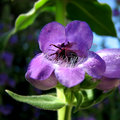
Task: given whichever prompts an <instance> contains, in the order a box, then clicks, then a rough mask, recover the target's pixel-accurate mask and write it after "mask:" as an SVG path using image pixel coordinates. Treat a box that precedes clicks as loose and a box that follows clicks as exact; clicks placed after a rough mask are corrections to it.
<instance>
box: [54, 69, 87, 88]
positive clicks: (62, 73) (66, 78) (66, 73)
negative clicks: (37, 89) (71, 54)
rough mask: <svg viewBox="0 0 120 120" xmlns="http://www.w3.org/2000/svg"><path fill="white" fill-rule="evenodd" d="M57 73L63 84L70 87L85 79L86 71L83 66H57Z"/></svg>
mask: <svg viewBox="0 0 120 120" xmlns="http://www.w3.org/2000/svg"><path fill="white" fill-rule="evenodd" d="M55 75H56V77H57V79H58V81H59V82H60V83H61V84H62V85H64V86H66V87H68V88H70V87H73V86H75V85H77V84H79V83H81V82H82V81H83V80H84V76H85V72H84V71H83V70H82V69H81V68H70V67H57V68H56V69H55Z"/></svg>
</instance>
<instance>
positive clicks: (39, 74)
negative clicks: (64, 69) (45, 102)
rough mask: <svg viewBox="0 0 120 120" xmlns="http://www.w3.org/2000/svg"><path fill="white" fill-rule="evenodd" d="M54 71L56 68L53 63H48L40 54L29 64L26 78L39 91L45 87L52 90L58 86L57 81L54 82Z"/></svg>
mask: <svg viewBox="0 0 120 120" xmlns="http://www.w3.org/2000/svg"><path fill="white" fill-rule="evenodd" d="M53 71H54V68H53V66H52V63H51V62H50V61H48V60H47V59H46V58H45V57H44V55H43V54H38V55H37V56H36V57H34V58H33V59H32V61H31V63H30V64H29V67H28V70H27V72H26V75H25V77H26V79H27V80H28V81H29V82H30V83H32V84H33V85H34V86H35V87H37V88H39V89H43V88H44V86H47V87H50V88H51V87H53V86H54V85H56V84H57V80H56V79H53V80H52V78H53V77H52V76H51V74H52V73H53ZM51 81H52V82H51ZM50 82H51V83H50ZM42 85H43V86H42ZM45 89H46V88H45Z"/></svg>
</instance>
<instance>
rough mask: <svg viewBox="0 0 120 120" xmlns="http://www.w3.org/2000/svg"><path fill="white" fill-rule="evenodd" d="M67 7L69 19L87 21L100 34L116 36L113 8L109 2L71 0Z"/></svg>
mask: <svg viewBox="0 0 120 120" xmlns="http://www.w3.org/2000/svg"><path fill="white" fill-rule="evenodd" d="M66 9H67V13H68V18H69V19H71V20H81V21H86V22H87V23H88V24H89V25H90V27H91V29H92V30H93V31H94V32H96V33H97V34H99V35H109V36H116V31H115V27H114V24H113V22H112V10H111V8H110V7H109V6H108V5H107V4H102V3H99V2H97V0H69V2H68V5H67V8H66Z"/></svg>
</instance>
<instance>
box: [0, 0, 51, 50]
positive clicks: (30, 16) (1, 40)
mask: <svg viewBox="0 0 120 120" xmlns="http://www.w3.org/2000/svg"><path fill="white" fill-rule="evenodd" d="M48 1H49V0H39V1H37V2H35V4H34V7H33V8H32V9H31V10H30V11H29V12H27V13H25V14H20V15H19V16H18V18H17V19H16V21H15V27H14V29H13V30H11V31H9V32H6V33H4V34H3V35H2V36H0V45H1V48H0V50H2V49H3V48H5V46H6V45H7V43H8V40H9V39H10V37H11V36H12V35H13V34H15V33H16V32H18V31H20V30H23V29H25V28H27V27H29V26H30V25H31V24H32V23H33V22H34V21H35V19H36V17H37V16H38V15H39V14H40V13H41V12H43V11H45V10H47V9H42V8H43V7H44V6H45V5H46V3H47V2H48Z"/></svg>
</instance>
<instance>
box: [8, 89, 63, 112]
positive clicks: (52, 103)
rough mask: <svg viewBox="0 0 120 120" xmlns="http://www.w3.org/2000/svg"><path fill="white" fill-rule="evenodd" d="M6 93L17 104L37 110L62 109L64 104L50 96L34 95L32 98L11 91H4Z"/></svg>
mask: <svg viewBox="0 0 120 120" xmlns="http://www.w3.org/2000/svg"><path fill="white" fill-rule="evenodd" d="M6 92H7V93H8V94H9V95H10V96H11V97H12V98H13V99H15V100H17V101H19V102H24V103H27V104H30V105H32V106H35V107H37V108H41V109H45V110H57V109H60V108H62V107H63V106H64V105H65V103H64V102H63V101H62V100H60V99H58V98H57V97H55V96H52V95H34V96H22V95H18V94H16V93H13V92H12V91H9V90H6Z"/></svg>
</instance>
